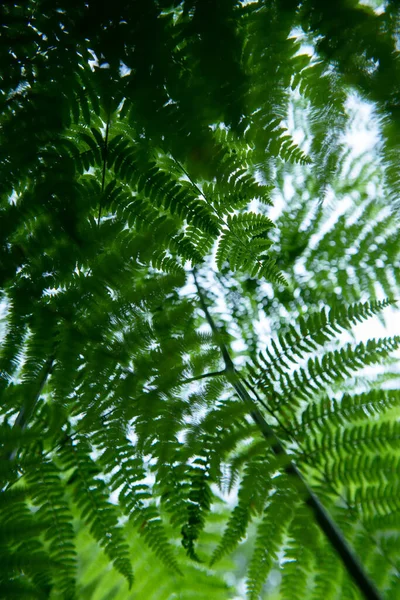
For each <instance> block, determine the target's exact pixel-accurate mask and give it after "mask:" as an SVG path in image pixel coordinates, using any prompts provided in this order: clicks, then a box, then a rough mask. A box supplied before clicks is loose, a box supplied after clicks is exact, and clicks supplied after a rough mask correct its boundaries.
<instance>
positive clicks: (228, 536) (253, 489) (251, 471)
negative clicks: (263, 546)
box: [211, 447, 273, 564]
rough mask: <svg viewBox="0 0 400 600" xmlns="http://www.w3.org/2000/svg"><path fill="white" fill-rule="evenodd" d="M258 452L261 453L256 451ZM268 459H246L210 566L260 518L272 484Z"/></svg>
mask: <svg viewBox="0 0 400 600" xmlns="http://www.w3.org/2000/svg"><path fill="white" fill-rule="evenodd" d="M260 450H262V449H260ZM271 473H272V468H271V459H270V458H267V457H266V456H265V447H264V452H263V453H261V454H258V455H255V456H252V457H250V459H249V460H248V462H247V464H246V466H245V470H244V474H243V477H242V480H241V482H240V486H239V492H238V503H237V505H236V506H235V508H234V509H233V511H232V514H231V516H230V518H229V521H228V523H227V525H226V528H225V531H224V533H223V536H222V538H221V541H220V543H219V544H218V546H217V548H216V549H215V550H214V553H213V556H212V558H211V564H214V563H215V562H217V561H218V560H220V559H221V558H222V557H223V556H224V555H226V554H228V553H229V552H232V550H234V549H235V548H236V546H237V545H238V544H239V542H240V541H241V539H242V538H243V537H244V536H245V534H246V530H247V527H248V525H249V523H250V522H251V521H252V519H253V518H254V516H255V515H259V514H261V512H262V510H263V508H264V505H265V502H266V499H267V497H268V494H269V493H270V490H271V487H272V486H273V481H272V479H271Z"/></svg>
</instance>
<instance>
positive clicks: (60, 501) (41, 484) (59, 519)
mask: <svg viewBox="0 0 400 600" xmlns="http://www.w3.org/2000/svg"><path fill="white" fill-rule="evenodd" d="M40 458H41V457H40ZM40 458H39V460H38V461H37V467H36V469H30V470H29V472H28V475H27V482H28V483H29V484H30V486H31V490H32V498H33V502H34V504H35V505H36V506H37V507H38V517H39V518H40V520H41V521H42V522H43V523H44V524H45V525H46V535H45V538H46V540H48V541H49V554H50V557H51V560H53V561H54V562H55V563H56V564H57V565H58V568H57V575H56V580H57V586H58V587H59V588H60V591H61V593H62V595H63V598H73V597H74V595H75V594H74V590H75V577H76V569H77V564H76V563H77V561H76V549H75V544H74V531H73V526H72V515H71V513H70V510H69V507H68V503H67V502H66V500H65V497H64V488H63V486H62V480H61V477H60V472H59V470H58V469H57V468H56V466H55V465H54V463H53V462H51V461H50V460H43V459H42V460H40Z"/></svg>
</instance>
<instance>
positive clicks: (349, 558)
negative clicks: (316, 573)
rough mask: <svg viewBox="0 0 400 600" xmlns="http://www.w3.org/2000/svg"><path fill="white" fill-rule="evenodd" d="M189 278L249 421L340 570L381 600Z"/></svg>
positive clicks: (369, 596)
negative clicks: (281, 460)
mask: <svg viewBox="0 0 400 600" xmlns="http://www.w3.org/2000/svg"><path fill="white" fill-rule="evenodd" d="M193 276H194V281H195V284H196V288H197V292H198V296H199V301H200V306H201V308H202V310H203V312H204V315H205V317H206V320H207V322H208V324H209V325H210V328H211V331H212V332H213V333H214V335H215V337H216V341H217V343H218V345H219V348H220V350H221V354H222V357H223V359H224V362H225V367H226V374H227V378H228V380H229V381H230V383H231V385H232V387H233V388H234V389H235V391H236V393H237V395H238V396H239V398H241V399H242V400H243V402H244V403H245V404H246V406H248V408H249V412H250V415H251V417H252V419H253V421H254V422H255V423H256V425H257V426H258V428H259V430H260V432H261V433H262V435H263V436H264V438H265V439H266V440H267V441H268V442H270V443H271V449H272V451H273V452H274V454H276V455H278V456H283V457H285V458H286V459H287V465H286V467H285V472H286V473H287V474H288V475H290V476H292V477H294V478H295V480H296V481H297V483H298V490H299V492H300V493H301V494H302V495H303V498H304V502H305V504H307V506H309V507H310V508H311V510H312V511H313V513H314V517H315V520H316V521H317V523H318V525H319V526H320V527H321V529H322V531H323V532H324V533H325V535H326V537H327V538H328V540H329V542H330V543H331V545H332V546H333V547H334V548H335V550H336V551H337V553H338V554H339V556H340V558H341V559H342V562H343V565H344V567H345V568H346V570H347V572H348V573H349V575H350V576H351V577H352V578H353V580H354V581H355V583H356V584H357V586H358V588H359V590H360V591H361V592H362V593H363V595H364V597H365V598H366V599H367V600H382V599H381V596H380V594H379V592H378V590H377V589H376V587H375V585H374V583H373V582H372V581H371V579H370V578H369V577H368V575H367V573H366V572H365V570H364V567H363V565H362V564H361V563H360V561H359V559H358V557H357V556H356V555H355V553H354V552H353V550H352V548H351V547H350V545H349V544H348V543H347V541H346V539H345V538H344V536H343V534H342V532H341V531H340V529H339V528H338V526H337V525H336V523H335V522H334V521H333V519H332V517H331V516H330V515H329V513H328V512H327V510H326V509H325V507H324V506H323V505H322V503H321V502H320V500H319V498H318V497H317V495H316V494H315V493H314V492H313V491H312V489H311V488H310V486H309V485H308V483H307V482H306V481H305V479H304V477H303V475H302V474H301V472H300V471H299V469H298V468H297V466H296V465H295V464H294V463H292V462H291V460H290V457H289V455H288V454H287V452H286V450H285V448H284V446H283V445H282V443H281V441H280V439H279V438H278V436H277V435H276V433H275V431H274V430H273V429H272V427H271V426H270V425H269V424H268V423H267V421H266V420H265V418H264V416H263V415H262V413H261V412H260V411H259V409H258V408H257V406H256V405H255V403H254V401H253V399H252V398H251V396H250V394H249V393H248V391H247V389H246V388H245V386H244V385H243V383H242V381H241V379H240V377H239V375H238V373H237V372H236V371H235V367H234V364H233V361H232V359H231V357H230V355H229V351H228V349H227V347H226V346H225V344H224V343H223V342H222V340H221V336H220V335H219V331H218V328H217V326H216V325H215V323H214V321H213V319H212V317H211V314H210V312H209V310H208V307H207V304H206V301H205V297H204V294H203V291H202V289H201V287H200V285H199V283H198V280H197V276H196V272H195V271H194V272H193Z"/></svg>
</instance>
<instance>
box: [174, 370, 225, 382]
mask: <svg viewBox="0 0 400 600" xmlns="http://www.w3.org/2000/svg"><path fill="white" fill-rule="evenodd" d="M218 375H220V376H221V375H226V371H225V369H223V370H222V371H212V372H211V373H203V375H197V377H189V378H188V379H181V380H180V381H178V385H184V384H186V383H192V381H199V379H205V378H206V377H218Z"/></svg>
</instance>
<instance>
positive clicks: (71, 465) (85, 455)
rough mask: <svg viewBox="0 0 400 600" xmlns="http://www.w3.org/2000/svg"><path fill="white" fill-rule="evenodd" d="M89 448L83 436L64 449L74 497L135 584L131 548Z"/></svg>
mask: <svg viewBox="0 0 400 600" xmlns="http://www.w3.org/2000/svg"><path fill="white" fill-rule="evenodd" d="M90 451H91V450H90V447H89V445H88V443H87V442H86V441H84V440H83V439H82V438H80V439H79V440H78V442H72V441H71V440H69V441H68V442H66V444H65V446H64V448H63V451H62V460H63V463H64V466H65V468H66V469H72V470H73V472H72V475H71V476H70V478H69V485H72V486H73V498H74V501H75V503H76V505H77V507H78V509H79V510H80V512H81V515H82V518H83V519H84V521H85V522H86V523H87V524H88V526H89V527H90V531H91V533H92V535H93V536H94V537H95V539H96V540H97V541H98V542H99V544H100V545H101V546H103V547H104V549H105V551H106V553H107V554H108V556H109V557H110V559H111V560H112V562H113V564H114V566H115V568H116V569H117V570H118V571H119V572H120V573H121V574H122V575H124V577H126V579H127V581H128V582H129V585H132V582H133V574H132V567H131V562H130V559H129V551H128V546H127V544H126V541H125V540H124V536H123V533H122V530H121V529H120V528H119V527H118V526H117V523H118V511H117V509H116V507H114V506H113V505H112V504H110V502H108V496H107V494H106V486H105V484H104V481H102V480H101V479H98V478H96V476H97V475H98V474H99V470H98V467H97V466H96V464H95V463H94V462H93V461H92V459H91V458H90Z"/></svg>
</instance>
